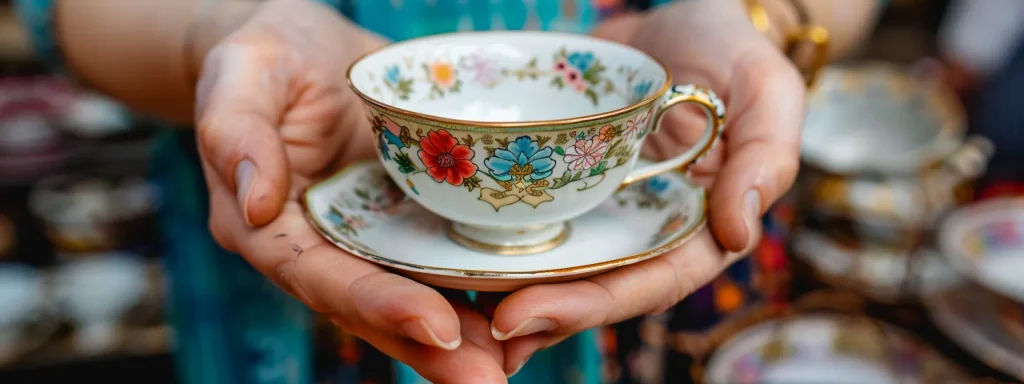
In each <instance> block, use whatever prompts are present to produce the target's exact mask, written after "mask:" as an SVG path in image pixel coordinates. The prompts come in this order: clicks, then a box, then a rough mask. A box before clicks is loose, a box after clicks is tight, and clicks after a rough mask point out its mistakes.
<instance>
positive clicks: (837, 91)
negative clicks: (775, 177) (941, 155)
mask: <svg viewBox="0 0 1024 384" xmlns="http://www.w3.org/2000/svg"><path fill="white" fill-rule="evenodd" d="M958 118H959V116H957V112H956V110H955V108H952V107H951V106H950V105H949V104H948V102H947V99H946V97H945V95H944V94H943V93H942V90H941V89H937V88H932V87H930V86H928V85H927V84H926V83H925V82H923V81H917V80H913V79H909V78H907V77H906V75H904V74H902V73H900V72H898V71H896V70H887V69H883V68H871V69H846V68H833V69H829V70H826V71H824V72H823V74H822V76H821V77H820V78H819V83H818V85H817V87H816V88H815V90H814V92H813V94H812V95H811V98H810V103H809V106H808V109H807V116H806V119H805V121H804V131H803V138H802V147H803V152H804V155H805V157H807V158H809V159H811V160H813V161H815V162H816V163H819V165H825V166H826V167H827V168H830V170H832V171H837V172H842V171H845V170H848V169H853V168H870V167H872V166H879V165H881V166H887V165H892V167H889V168H901V167H906V168H907V169H915V168H916V167H918V165H919V163H921V162H926V161H929V160H931V159H922V158H921V157H922V156H925V154H926V153H929V152H930V151H933V150H935V149H936V146H939V145H944V144H946V143H945V142H944V139H946V138H948V137H949V136H950V133H951V132H949V129H950V127H951V126H956V125H957V124H958V123H959V122H958V121H956V120H957V119H958Z"/></svg>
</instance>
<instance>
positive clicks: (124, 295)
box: [55, 253, 150, 354]
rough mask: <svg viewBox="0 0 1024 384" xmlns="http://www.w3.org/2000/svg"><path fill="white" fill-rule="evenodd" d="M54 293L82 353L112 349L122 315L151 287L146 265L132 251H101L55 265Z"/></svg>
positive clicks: (140, 300)
mask: <svg viewBox="0 0 1024 384" xmlns="http://www.w3.org/2000/svg"><path fill="white" fill-rule="evenodd" d="M55 277H56V278H55V284H56V296H57V299H58V301H59V303H60V308H61V309H62V311H63V315H64V317H65V318H67V319H68V320H69V321H71V322H72V323H73V324H74V325H75V328H76V330H75V336H74V339H73V345H74V347H75V349H76V350H78V351H80V352H82V353H85V354H100V353H104V352H108V351H110V350H112V349H114V348H115V347H116V346H117V344H118V343H119V342H120V340H121V336H122V335H121V330H120V324H121V320H122V318H123V317H125V316H127V315H129V314H130V312H131V311H132V310H133V309H135V308H137V307H138V306H139V305H142V304H144V303H143V300H144V298H145V297H146V295H147V292H149V290H150V286H149V280H150V275H149V273H148V268H147V267H146V265H145V263H143V262H142V260H141V259H139V258H138V257H136V256H135V255H132V254H120V253H115V254H104V255H96V256H93V257H87V258H79V259H75V260H71V261H68V262H66V263H64V264H62V265H61V266H60V267H58V270H57V272H56V276H55Z"/></svg>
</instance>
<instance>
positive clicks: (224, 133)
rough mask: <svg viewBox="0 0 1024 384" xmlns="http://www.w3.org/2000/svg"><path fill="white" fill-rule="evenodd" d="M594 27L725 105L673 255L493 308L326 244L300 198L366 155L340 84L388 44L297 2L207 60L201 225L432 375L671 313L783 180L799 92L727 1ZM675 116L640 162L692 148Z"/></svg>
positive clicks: (477, 373) (732, 251)
mask: <svg viewBox="0 0 1024 384" xmlns="http://www.w3.org/2000/svg"><path fill="white" fill-rule="evenodd" d="M594 34H595V35H598V36H601V37H604V38H608V39H611V40H617V41H620V42H624V43H628V44H631V45H633V46H635V47H637V48H640V49H642V50H644V51H646V52H648V53H650V54H652V55H654V56H656V57H658V58H659V59H661V60H663V61H664V62H665V63H666V64H667V65H668V66H669V67H670V68H671V69H672V71H673V74H674V76H675V78H676V79H678V80H679V81H681V82H688V83H689V82H692V83H697V84H706V85H709V86H710V87H711V88H712V89H714V90H715V91H716V92H717V93H718V94H719V95H721V96H722V97H723V98H724V99H725V100H726V102H727V104H728V116H727V119H728V121H729V127H728V129H727V131H726V133H725V137H724V143H723V144H724V145H720V146H719V147H718V149H716V150H715V151H714V152H713V153H712V154H711V155H710V156H709V157H708V158H707V159H706V160H705V161H704V162H702V163H701V164H700V165H699V166H697V167H695V169H694V170H693V173H694V177H695V179H697V180H698V181H699V182H701V183H702V184H704V185H705V186H707V187H709V188H710V193H709V196H710V198H709V210H710V213H709V217H710V222H709V228H710V230H708V229H704V230H702V231H701V232H700V233H699V234H698V235H697V236H696V237H694V238H693V239H692V240H690V241H689V242H687V243H685V244H684V245H683V246H681V247H680V248H678V249H676V250H674V251H673V252H670V253H668V254H666V255H663V256H661V257H658V258H655V259H652V260H649V261H646V262H643V263H639V264H636V265H632V266H629V267H625V268H621V269H618V270H615V271H612V272H609V273H607V274H603V275H599V276H595V277H592V278H589V279H586V280H581V281H574V282H568V283H561V284H550V285H540V286H533V287H529V288H526V289H523V290H520V291H518V292H515V293H512V294H511V295H509V296H507V297H504V298H503V299H502V300H501V301H500V303H498V304H497V306H496V307H495V308H494V309H493V312H492V311H480V310H477V309H474V308H475V307H474V306H472V305H470V304H469V303H468V302H467V301H466V300H465V299H464V297H463V296H464V295H458V294H450V293H448V294H445V293H442V292H439V291H438V290H435V289H432V288H430V287H427V286H424V285H422V284H419V283H417V282H415V281H412V280H409V279H407V278H405V277H402V276H399V275H396V274H393V273H390V272H389V271H387V270H385V269H382V268H381V267H379V266H377V265H375V264H373V263H370V262H367V261H364V260H362V259H359V258H357V257H355V256H352V255H350V254H347V253H345V252H344V251H342V250H340V249H338V248H336V247H334V246H333V245H331V244H330V243H328V242H326V241H325V240H324V239H323V238H321V237H320V235H319V234H318V233H317V232H316V231H315V230H314V229H313V228H311V227H310V225H309V224H308V223H307V222H306V220H305V218H304V216H303V212H302V208H301V207H300V205H299V203H298V202H297V198H298V194H299V193H300V191H301V190H302V189H303V188H304V187H306V186H308V185H310V184H311V183H313V182H315V181H317V180H319V179H321V178H323V177H324V176H327V175H329V174H330V173H331V172H333V171H334V170H337V169H338V167H340V166H342V165H344V164H346V163H349V162H352V161H355V160H361V159H367V158H371V157H373V156H375V154H374V153H373V149H372V148H373V146H372V145H371V144H370V143H372V137H371V135H372V132H371V130H370V129H369V127H365V126H364V125H365V124H367V123H366V121H367V120H366V119H365V115H364V108H363V106H362V104H361V101H360V100H359V99H358V98H357V97H356V96H355V95H354V94H353V93H352V92H351V91H350V90H349V89H348V87H347V85H346V82H345V78H344V74H345V68H346V67H347V66H348V65H349V64H351V63H352V61H353V60H354V59H355V58H356V57H358V56H359V55H361V54H363V53H365V52H367V51H368V50H371V49H373V48H375V47H378V46H381V45H383V44H385V42H384V41H383V40H382V39H380V38H379V37H376V36H374V35H372V34H370V33H368V32H366V31H364V30H361V29H359V28H358V27H356V26H354V25H353V24H352V23H350V22H348V21H346V20H344V19H343V18H342V17H341V16H339V15H337V14H336V13H334V12H332V11H330V10H328V9H327V8H325V7H323V6H321V5H319V4H316V3H314V2H311V1H296V0H271V1H269V2H267V3H265V4H263V5H261V6H260V9H259V10H258V11H257V12H256V13H255V14H254V15H253V16H252V17H251V18H250V19H248V21H247V22H246V23H245V24H244V25H242V26H241V27H240V28H238V29H237V30H235V31H234V32H233V33H232V34H231V35H229V36H228V37H226V38H225V39H223V40H222V41H221V42H219V43H218V44H217V45H216V46H215V47H214V48H213V49H212V50H211V51H210V52H209V53H208V54H207V56H206V58H205V60H204V66H203V68H202V71H201V76H200V81H199V85H198V90H197V120H198V125H197V127H198V128H197V129H198V137H199V148H200V154H201V157H202V161H203V167H204V173H205V175H206V181H207V183H208V187H209V190H210V204H211V214H210V229H211V231H212V232H213V234H214V236H215V238H216V239H217V241H218V242H219V243H220V244H221V245H223V246H224V247H225V248H227V249H229V250H231V251H234V252H237V253H239V254H241V255H242V256H243V257H245V259H246V260H247V261H248V262H249V263H251V264H252V265H253V266H254V267H255V268H257V269H258V270H260V271H261V272H262V273H264V274H265V275H266V276H267V277H268V278H270V279H271V280H273V281H274V282H275V283H277V284H278V285H279V286H280V287H281V288H282V289H284V290H286V291H288V292H289V293H291V294H292V295H294V296H295V297H297V298H299V299H300V300H302V301H303V302H304V303H305V304H307V305H308V306H309V307H310V308H312V309H313V310H315V311H317V312H321V313H326V314H328V315H329V316H331V318H332V319H333V320H334V321H335V322H336V323H337V324H339V325H340V326H342V327H343V328H344V329H345V330H347V331H348V332H351V333H353V334H355V335H356V336H359V337H361V338H363V339H364V340H366V341H367V342H369V343H370V344H372V345H374V346H375V347H377V348H378V349H380V350H382V351H383V352H385V353H386V354H388V355H390V356H392V357H394V358H396V359H398V360H400V361H402V362H404V363H406V364H408V365H409V366H411V367H412V368H413V369H415V370H416V371H417V372H419V373H420V374H421V375H422V376H424V377H425V378H427V379H428V380H431V381H432V382H443V383H459V382H474V383H476V382H504V381H505V380H506V376H507V375H509V374H512V373H514V372H516V371H518V369H519V368H521V367H522V365H523V364H525V362H526V361H527V360H528V359H529V357H530V356H531V355H532V354H533V353H534V352H536V351H537V350H539V349H542V348H546V347H549V346H551V345H553V344H555V343H557V342H559V341H561V340H563V339H565V338H567V337H569V336H571V335H573V334H576V333H578V332H580V331H583V330H585V329H588V328H592V327H597V326H601V325H607V324H613V323H616V322H620V321H622V320H626V319H629V318H632V317H635V316H638V315H642V314H647V313H653V312H658V311H662V310H665V309H668V308H670V307H671V306H673V305H675V304H676V303H677V302H678V301H679V300H681V299H683V298H684V297H685V296H686V295H688V294H689V293H691V292H693V291H694V290H695V289H696V288H699V287H700V286H701V285H703V284H704V283H706V282H708V281H710V280H711V279H713V278H714V277H715V276H716V275H717V274H719V273H720V272H721V271H722V270H723V269H724V268H725V267H727V266H728V265H729V264H730V263H732V262H733V261H735V260H736V259H737V258H738V257H739V256H740V255H742V254H744V253H745V252H747V251H749V250H751V249H752V248H753V247H754V246H755V245H756V244H757V242H758V240H759V238H760V236H761V225H760V220H759V218H760V215H761V214H762V213H763V212H764V211H765V210H766V208H767V207H768V205H769V204H770V203H771V202H773V201H775V200H776V199H777V198H778V197H779V196H780V195H781V194H782V193H784V192H785V191H786V189H788V188H789V186H790V185H791V184H792V182H793V179H794V178H795V176H796V171H797V165H798V145H799V127H800V125H801V119H802V116H803V104H804V85H803V81H802V79H801V78H800V76H799V75H798V73H797V71H796V70H795V68H793V66H792V65H791V64H790V63H789V61H788V60H787V59H786V58H785V57H784V56H783V55H782V54H781V53H780V52H779V51H778V49H776V47H775V46H774V45H773V44H772V43H771V42H770V41H769V40H768V39H766V38H764V37H762V36H761V35H760V34H758V32H757V31H756V30H755V29H754V27H753V26H752V25H751V24H750V23H749V21H748V19H747V16H746V13H745V11H744V9H743V8H742V5H741V3H740V1H722V0H690V1H686V2H679V3H676V4H673V5H669V6H665V7H662V8H660V9H658V10H657V11H653V12H651V13H647V14H638V15H629V16H622V17H619V18H617V19H615V20H612V21H609V22H607V23H606V24H604V25H602V26H600V27H599V28H598V29H597V30H596V31H595V32H594ZM676 109H677V110H674V111H672V112H671V113H670V114H667V116H666V122H665V124H666V125H665V126H664V129H663V130H662V131H661V132H660V133H659V135H660V137H657V138H655V139H653V140H649V141H648V143H649V144H648V146H647V148H645V149H644V151H645V152H646V153H645V154H646V155H647V156H651V157H654V158H658V157H664V156H671V155H673V154H678V153H680V151H683V150H685V149H686V148H687V147H688V146H689V145H691V144H692V143H694V142H696V141H697V139H698V138H699V137H700V134H701V131H702V129H703V127H704V123H703V121H702V119H703V117H702V116H698V115H697V114H695V113H694V114H688V113H687V111H685V110H683V109H681V108H676ZM485 312H487V313H485Z"/></svg>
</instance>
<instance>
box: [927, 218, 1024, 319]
mask: <svg viewBox="0 0 1024 384" xmlns="http://www.w3.org/2000/svg"><path fill="white" fill-rule="evenodd" d="M938 242H939V250H940V251H941V252H942V254H943V256H945V257H946V259H947V260H949V263H950V265H951V266H952V267H953V268H954V269H955V270H956V271H957V272H959V273H960V274H962V275H964V276H966V277H968V278H970V279H971V280H973V281H974V282H975V283H977V284H979V285H981V286H983V287H985V288H986V289H989V290H991V291H993V292H995V293H998V294H1000V295H1002V296H1005V297H1006V298H1009V299H1013V300H1015V301H1017V302H1018V303H1022V306H1024V280H1022V279H1021V278H1020V276H1021V273H1024V198H998V199H991V200H985V201H982V202H978V203H973V204H970V205H967V206H964V207H962V208H959V209H957V210H956V211H954V212H953V213H952V214H950V215H949V216H948V217H947V218H946V220H943V222H942V224H941V225H940V226H939V230H938Z"/></svg>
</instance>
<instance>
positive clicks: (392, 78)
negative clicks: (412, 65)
mask: <svg viewBox="0 0 1024 384" xmlns="http://www.w3.org/2000/svg"><path fill="white" fill-rule="evenodd" d="M400 80H402V70H401V69H399V68H398V65H397V64H396V65H392V66H391V67H390V68H388V69H387V70H385V71H384V81H387V82H388V83H389V84H391V85H398V82H399V81H400Z"/></svg>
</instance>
